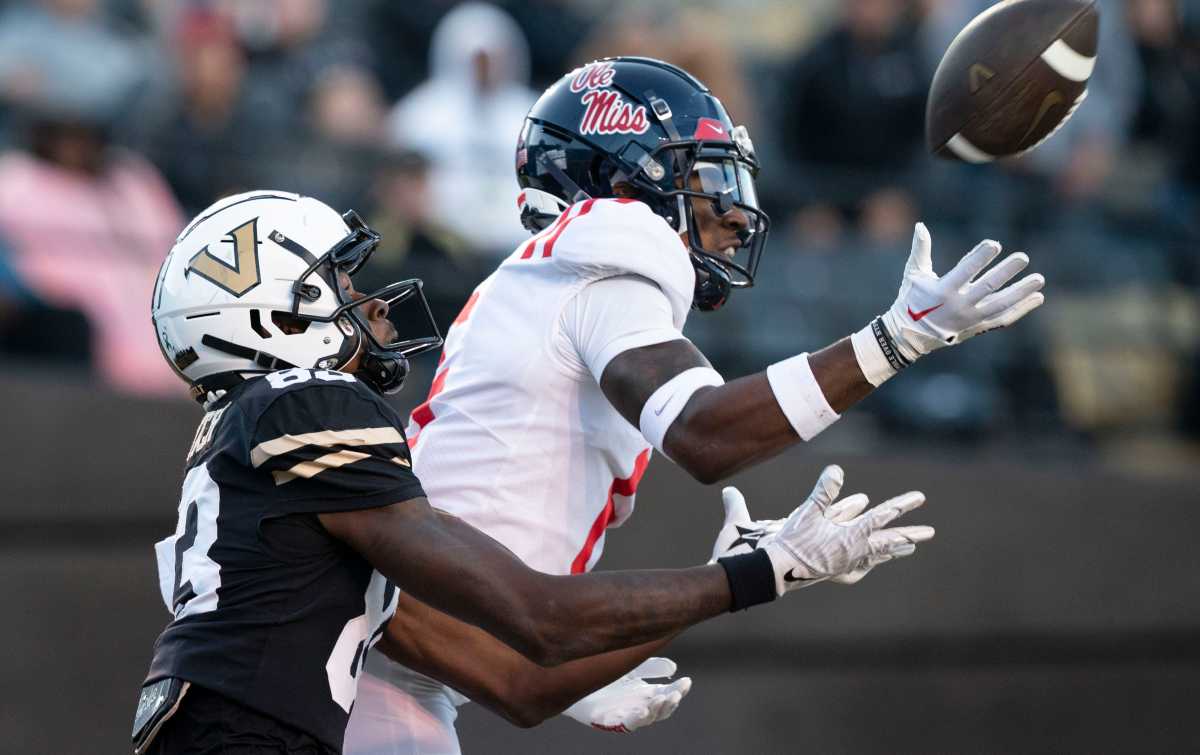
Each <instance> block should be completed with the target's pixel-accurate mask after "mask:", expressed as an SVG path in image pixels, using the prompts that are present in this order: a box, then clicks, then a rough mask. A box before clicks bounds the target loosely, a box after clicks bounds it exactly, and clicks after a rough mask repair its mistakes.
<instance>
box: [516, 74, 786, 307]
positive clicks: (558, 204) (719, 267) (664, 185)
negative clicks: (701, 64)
mask: <svg viewBox="0 0 1200 755" xmlns="http://www.w3.org/2000/svg"><path fill="white" fill-rule="evenodd" d="M516 162H517V180H518V182H519V183H520V185H521V187H522V189H524V192H523V199H522V200H521V205H522V207H521V220H522V222H523V223H524V224H525V227H526V228H528V229H529V230H530V231H533V232H537V231H540V230H542V229H544V228H545V227H546V226H547V225H549V224H550V223H551V222H553V220H554V219H555V218H556V217H557V216H558V215H559V213H561V212H562V210H563V209H565V208H566V207H568V206H570V205H571V204H573V203H575V202H578V201H580V200H582V199H586V198H589V197H612V196H616V192H615V191H614V186H616V185H617V184H626V185H628V186H630V187H632V188H633V189H634V190H635V192H636V196H637V198H638V199H639V200H640V201H642V202H645V203H646V204H648V205H649V206H650V208H651V209H652V210H653V211H654V212H655V213H656V214H658V215H660V216H662V217H663V218H664V219H665V220H666V221H667V222H668V223H670V224H671V226H672V227H673V228H675V229H676V230H677V231H678V232H679V233H681V234H682V233H686V234H687V239H688V246H689V249H690V254H691V260H692V265H693V266H694V267H695V268H696V291H695V298H694V299H693V306H695V307H696V308H697V309H700V310H714V309H719V308H720V307H721V306H722V305H724V304H725V302H726V300H727V299H728V298H729V294H730V292H731V291H732V289H734V288H748V287H750V286H753V285H754V273H755V270H756V269H757V268H758V262H759V259H760V258H761V257H762V253H763V248H764V247H765V245H766V241H767V233H768V230H769V228H770V218H768V217H767V215H766V213H764V212H763V211H762V210H761V209H759V206H758V197H757V195H756V193H755V188H754V178H755V176H756V175H757V173H758V161H757V160H756V159H755V156H754V147H753V145H752V144H751V142H750V137H749V135H748V134H747V132H746V129H745V127H744V126H736V127H735V126H734V125H733V121H732V120H730V118H729V114H728V113H726V112H725V107H724V106H723V105H722V104H721V102H720V100H718V99H717V98H716V97H714V96H713V95H712V93H711V92H710V91H709V90H708V87H706V86H704V84H702V83H700V81H698V80H697V79H696V78H695V77H694V76H692V75H691V74H689V73H687V72H686V71H684V70H682V69H680V68H677V67H676V66H673V65H671V64H669V63H664V62H663V61H661V60H654V59H651V58H635V57H620V58H604V59H602V60H598V61H595V62H593V63H589V64H588V65H586V66H583V67H582V68H578V69H576V70H575V71H572V72H571V73H569V74H567V75H566V76H564V77H563V78H562V79H560V80H559V81H558V82H557V83H556V84H554V85H553V86H551V87H550V88H549V89H547V90H546V92H545V93H544V94H543V95H542V96H541V98H540V99H538V101H537V102H536V103H534V105H533V108H532V109H530V111H529V115H528V116H526V119H525V126H524V128H523V129H522V131H521V138H520V141H519V142H518V144H517V160H516ZM695 199H700V200H708V201H710V202H712V204H713V210H714V211H715V212H716V213H717V215H723V214H725V213H727V212H730V211H731V210H733V209H734V208H735V207H736V208H738V209H739V210H741V211H742V212H743V213H744V214H745V216H746V218H747V221H748V227H747V228H746V229H745V230H744V231H741V232H740V233H739V234H738V236H739V240H740V241H741V246H740V248H737V249H735V253H734V256H733V258H732V259H731V258H730V257H729V256H727V255H726V254H723V253H722V250H717V249H705V248H704V246H703V245H702V243H701V239H700V234H699V230H698V228H697V227H696V222H695V219H694V217H693V204H692V202H693V201H694V200H695Z"/></svg>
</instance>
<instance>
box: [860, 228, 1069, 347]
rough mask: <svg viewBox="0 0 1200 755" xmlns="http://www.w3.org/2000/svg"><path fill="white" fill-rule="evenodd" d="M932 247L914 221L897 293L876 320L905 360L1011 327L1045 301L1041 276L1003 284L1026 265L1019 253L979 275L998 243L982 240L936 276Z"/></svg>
mask: <svg viewBox="0 0 1200 755" xmlns="http://www.w3.org/2000/svg"><path fill="white" fill-rule="evenodd" d="M932 247H933V241H932V239H930V237H929V230H928V229H927V228H926V227H925V224H924V223H918V224H917V227H916V230H915V232H914V233H913V243H912V251H911V252H910V253H909V256H908V262H907V263H906V264H905V266H904V280H903V281H901V283H900V293H899V295H898V296H897V297H896V301H895V303H894V304H892V307H891V309H889V310H888V311H887V312H886V313H885V314H884V315H882V317H881V318H880V319H881V320H882V323H883V326H884V328H885V329H886V330H887V332H888V334H889V335H891V337H892V340H893V341H895V343H896V348H897V349H898V350H899V352H900V354H901V356H903V357H904V359H905V360H906V361H908V362H910V363H911V362H913V361H915V360H916V359H918V358H919V357H921V356H924V355H925V354H928V353H930V352H931V351H935V350H937V349H940V348H943V347H945V346H950V345H952V344H957V343H962V342H963V341H966V340H967V339H969V338H973V337H975V336H977V335H979V334H980V333H986V332H987V331H989V330H995V329H996V328H1004V327H1007V326H1009V325H1012V324H1013V323H1014V322H1016V321H1017V320H1020V319H1021V318H1022V317H1024V316H1025V315H1027V314H1029V313H1030V312H1032V311H1033V310H1035V309H1037V308H1038V307H1040V306H1041V305H1042V303H1043V302H1044V301H1045V300H1046V299H1045V296H1044V295H1043V294H1042V293H1041V291H1042V287H1043V286H1044V285H1045V284H1046V280H1045V278H1043V277H1042V276H1041V275H1039V274H1036V273H1035V274H1034V275H1027V276H1025V277H1024V278H1022V279H1021V280H1019V281H1017V282H1016V283H1014V284H1013V285H1011V286H1007V287H1006V286H1005V284H1006V283H1008V282H1009V281H1010V280H1012V279H1013V277H1014V276H1016V274H1017V273H1019V272H1021V271H1022V270H1024V269H1025V267H1026V266H1027V265H1028V264H1029V257H1028V256H1027V255H1026V254H1024V253H1023V252H1017V253H1016V254H1010V255H1009V256H1008V257H1005V258H1004V260H1003V261H1002V262H1000V263H999V264H998V265H996V266H995V267H993V268H991V269H990V270H988V271H987V272H986V273H985V272H983V271H984V268H986V267H987V266H988V265H990V264H991V263H992V261H993V260H995V259H996V257H997V256H999V254H1000V243H999V242H997V241H983V242H981V243H980V244H979V245H978V246H976V247H975V248H974V249H972V250H971V251H970V252H968V253H967V255H966V256H965V257H963V258H962V259H961V260H959V262H958V264H957V265H955V266H954V269H952V270H951V271H950V272H948V273H946V274H945V275H944V276H941V277H938V275H937V274H936V273H934V272H933V262H932V257H931V254H932Z"/></svg>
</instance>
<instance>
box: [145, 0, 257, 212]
mask: <svg viewBox="0 0 1200 755" xmlns="http://www.w3.org/2000/svg"><path fill="white" fill-rule="evenodd" d="M171 47H172V50H173V51H174V54H175V62H176V71H177V83H176V85H175V87H174V91H172V92H170V93H169V94H168V95H167V97H166V99H165V101H162V102H158V103H155V104H154V106H153V107H151V108H148V109H147V112H145V113H144V114H143V117H142V118H141V119H139V120H140V124H139V126H137V127H136V132H137V137H136V140H137V142H138V143H139V144H140V146H141V147H142V148H143V149H144V150H145V151H146V154H147V155H148V156H149V157H150V158H151V159H152V160H153V161H154V162H155V163H156V164H157V165H158V166H159V167H160V168H161V169H162V171H163V174H164V175H165V177H166V179H167V181H168V182H169V183H170V184H171V188H172V189H174V191H175V195H176V196H177V197H178V198H179V201H180V202H181V203H182V205H183V208H184V211H185V212H186V213H187V214H188V215H192V214H195V213H196V212H199V211H200V210H202V209H204V208H205V207H207V206H208V205H210V204H212V202H213V201H214V200H215V199H217V198H218V197H220V196H223V195H225V194H230V193H234V192H236V191H238V190H240V189H244V188H251V187H250V186H248V185H247V183H248V181H249V180H250V176H249V172H250V170H251V161H252V160H253V159H254V157H255V153H254V152H255V147H256V146H257V145H259V144H260V143H262V142H263V141H266V140H267V139H269V138H270V134H269V126H270V125H271V124H270V122H269V121H265V120H262V119H261V118H259V117H258V116H259V112H260V111H258V110H257V109H256V108H255V107H254V106H253V105H252V103H251V102H250V101H249V98H248V96H247V93H246V91H245V88H244V86H243V83H244V80H245V75H246V60H245V55H244V53H243V51H242V49H241V46H240V45H239V43H238V41H237V38H236V35H235V30H234V27H233V24H232V22H231V21H230V20H229V18H228V17H226V16H224V15H221V14H219V13H216V12H214V11H212V10H205V9H196V10H190V11H187V12H185V13H184V14H183V15H182V16H180V17H179V21H178V26H177V27H176V29H175V31H174V33H173V38H172V45H171Z"/></svg>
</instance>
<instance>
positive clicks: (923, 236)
mask: <svg viewBox="0 0 1200 755" xmlns="http://www.w3.org/2000/svg"><path fill="white" fill-rule="evenodd" d="M932 249H933V239H931V238H930V237H929V229H928V228H926V227H925V224H924V223H917V225H916V227H915V228H914V229H913V241H912V251H910V252H909V253H908V263H907V264H906V265H905V266H904V271H905V272H906V273H914V272H924V273H933V258H932V255H931V252H932Z"/></svg>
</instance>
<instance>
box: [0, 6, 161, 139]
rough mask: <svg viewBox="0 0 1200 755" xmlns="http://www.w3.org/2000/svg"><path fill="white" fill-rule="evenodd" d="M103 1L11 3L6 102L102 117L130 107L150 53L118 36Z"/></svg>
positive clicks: (3, 41)
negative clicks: (65, 109)
mask: <svg viewBox="0 0 1200 755" xmlns="http://www.w3.org/2000/svg"><path fill="white" fill-rule="evenodd" d="M98 6H99V3H98V0H37V1H36V2H22V3H11V4H9V5H8V7H7V8H6V9H5V10H4V11H3V14H2V15H0V99H2V100H3V101H5V102H6V103H7V104H9V105H12V106H18V107H19V106H23V105H27V106H32V107H57V108H68V109H71V110H73V111H76V112H85V113H91V114H93V115H94V116H96V117H100V116H114V115H116V114H117V113H118V112H119V111H121V110H122V109H125V108H127V107H129V106H130V104H131V100H132V99H133V97H134V96H135V95H136V94H137V88H138V85H139V84H140V83H142V82H144V81H145V79H146V75H145V73H144V71H145V70H147V69H148V66H147V65H146V61H147V60H148V57H147V55H146V54H145V51H144V50H143V49H142V48H140V47H139V46H138V44H137V43H136V42H134V41H132V40H131V39H129V38H126V37H124V36H122V35H121V34H120V33H118V32H117V31H116V30H115V29H114V28H113V27H112V26H111V24H110V23H109V21H108V20H107V19H106V18H105V16H104V15H103V14H102V13H101V10H100V8H99V7H98Z"/></svg>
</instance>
